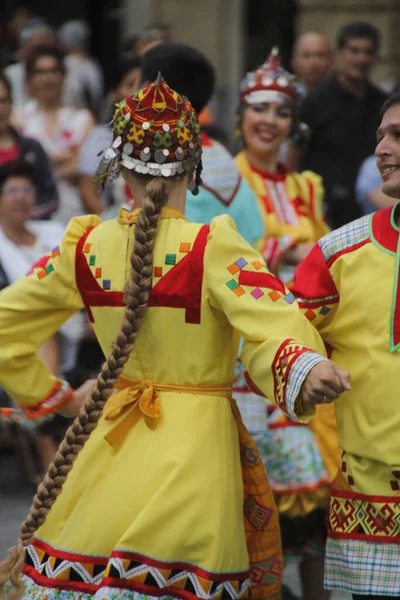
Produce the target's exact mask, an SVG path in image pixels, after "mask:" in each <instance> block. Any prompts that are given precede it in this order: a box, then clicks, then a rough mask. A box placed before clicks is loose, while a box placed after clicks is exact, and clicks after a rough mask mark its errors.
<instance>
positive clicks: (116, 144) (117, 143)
mask: <svg viewBox="0 0 400 600" xmlns="http://www.w3.org/2000/svg"><path fill="white" fill-rule="evenodd" d="M121 144H122V137H121V136H120V135H119V136H118V137H117V138H115V140H114V141H113V143H112V144H111V145H112V147H113V148H119V147H120V145H121Z"/></svg>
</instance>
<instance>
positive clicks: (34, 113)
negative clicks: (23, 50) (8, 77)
mask: <svg viewBox="0 0 400 600" xmlns="http://www.w3.org/2000/svg"><path fill="white" fill-rule="evenodd" d="M26 72H27V81H28V84H29V87H30V89H31V92H32V96H33V98H34V99H33V100H31V101H29V102H28V103H27V104H26V105H25V106H24V107H23V108H21V109H20V110H19V111H17V112H16V121H17V123H18V125H19V127H20V129H21V131H22V133H23V134H24V135H27V136H30V137H33V138H34V139H37V140H40V141H41V143H42V144H43V147H44V149H45V150H46V152H47V153H48V155H49V157H50V160H51V162H52V164H53V167H54V170H55V173H56V176H57V179H58V189H59V197H60V205H59V208H58V210H57V211H56V212H55V213H54V215H53V218H54V219H57V220H58V221H60V222H61V223H64V224H67V223H68V221H69V220H70V219H71V218H72V217H74V216H77V215H80V214H82V213H84V212H85V207H84V205H83V204H82V202H81V198H80V194H79V188H78V179H77V175H78V155H79V150H80V146H81V144H82V143H83V141H84V140H85V139H86V137H87V135H88V133H89V132H90V130H91V129H92V128H93V126H94V120H93V117H92V115H91V113H90V112H89V111H88V110H86V109H82V108H81V109H78V108H75V107H72V106H65V105H63V103H62V99H61V97H62V89H63V82H64V76H65V65H64V62H63V55H62V53H61V52H60V50H58V49H56V48H52V47H47V48H46V47H40V48H37V49H36V51H35V52H33V53H32V54H31V55H30V56H29V57H28V59H27V61H26Z"/></svg>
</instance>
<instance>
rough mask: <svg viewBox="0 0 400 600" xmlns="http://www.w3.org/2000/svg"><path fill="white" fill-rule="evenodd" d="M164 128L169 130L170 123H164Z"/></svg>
mask: <svg viewBox="0 0 400 600" xmlns="http://www.w3.org/2000/svg"><path fill="white" fill-rule="evenodd" d="M162 128H163V130H164V131H169V125H168V123H163V126H162Z"/></svg>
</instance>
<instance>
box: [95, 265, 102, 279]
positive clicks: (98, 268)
mask: <svg viewBox="0 0 400 600" xmlns="http://www.w3.org/2000/svg"><path fill="white" fill-rule="evenodd" d="M95 277H96V279H100V277H101V268H100V267H97V269H96V271H95Z"/></svg>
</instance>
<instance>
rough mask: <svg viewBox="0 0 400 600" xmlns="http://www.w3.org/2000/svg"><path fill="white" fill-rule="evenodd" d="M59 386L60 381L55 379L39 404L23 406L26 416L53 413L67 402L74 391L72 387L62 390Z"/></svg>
mask: <svg viewBox="0 0 400 600" xmlns="http://www.w3.org/2000/svg"><path fill="white" fill-rule="evenodd" d="M61 386H62V382H61V381H60V380H57V381H56V383H55V384H54V386H53V387H52V389H51V391H50V393H49V394H48V395H47V397H46V398H45V399H44V400H43V401H42V402H40V404H36V405H35V406H25V407H23V410H24V411H25V412H26V416H27V418H28V419H30V420H34V419H40V418H41V417H45V416H46V415H49V414H50V413H53V412H54V411H56V410H57V409H58V408H60V407H61V406H64V404H67V402H69V401H70V400H71V398H72V396H73V393H74V392H73V389H72V388H69V390H68V391H64V390H62V389H61Z"/></svg>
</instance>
